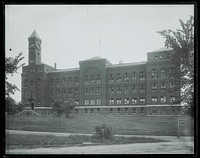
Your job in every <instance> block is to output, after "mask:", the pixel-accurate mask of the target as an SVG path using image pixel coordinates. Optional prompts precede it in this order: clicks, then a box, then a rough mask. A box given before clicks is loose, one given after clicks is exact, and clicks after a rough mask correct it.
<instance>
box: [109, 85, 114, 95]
mask: <svg viewBox="0 0 200 158" xmlns="http://www.w3.org/2000/svg"><path fill="white" fill-rule="evenodd" d="M114 92H115V91H114V88H113V87H112V86H111V87H110V88H109V93H110V94H114Z"/></svg>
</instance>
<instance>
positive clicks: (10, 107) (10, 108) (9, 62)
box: [5, 53, 24, 116]
mask: <svg viewBox="0 0 200 158" xmlns="http://www.w3.org/2000/svg"><path fill="white" fill-rule="evenodd" d="M22 59H24V57H22V53H19V54H18V55H17V56H16V57H15V58H13V57H5V111H6V112H7V114H8V115H11V116H14V115H15V114H16V113H17V112H18V111H20V110H22V106H21V104H19V105H18V104H16V102H15V100H14V99H13V98H11V97H10V94H14V93H15V91H16V90H19V89H18V88H17V86H16V85H15V84H12V83H9V82H8V81H7V79H8V75H11V76H12V75H13V74H14V73H17V70H18V69H19V68H20V67H22V66H23V65H24V63H23V64H21V65H20V66H18V65H19V62H20V61H21V60H22Z"/></svg>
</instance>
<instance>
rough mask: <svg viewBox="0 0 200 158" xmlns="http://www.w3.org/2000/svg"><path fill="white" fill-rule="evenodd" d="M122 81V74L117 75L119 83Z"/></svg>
mask: <svg viewBox="0 0 200 158" xmlns="http://www.w3.org/2000/svg"><path fill="white" fill-rule="evenodd" d="M121 81H122V77H121V74H117V82H121Z"/></svg>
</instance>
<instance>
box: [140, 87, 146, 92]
mask: <svg viewBox="0 0 200 158" xmlns="http://www.w3.org/2000/svg"><path fill="white" fill-rule="evenodd" d="M144 92H145V85H140V93H144Z"/></svg>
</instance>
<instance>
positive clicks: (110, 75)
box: [108, 74, 114, 83]
mask: <svg viewBox="0 0 200 158" xmlns="http://www.w3.org/2000/svg"><path fill="white" fill-rule="evenodd" d="M108 79H109V83H113V82H114V75H113V74H109V77H108Z"/></svg>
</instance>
